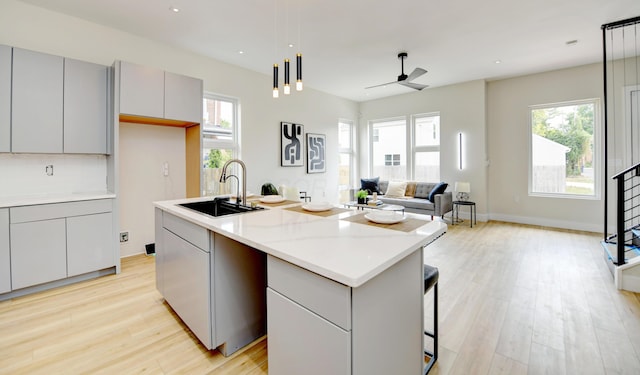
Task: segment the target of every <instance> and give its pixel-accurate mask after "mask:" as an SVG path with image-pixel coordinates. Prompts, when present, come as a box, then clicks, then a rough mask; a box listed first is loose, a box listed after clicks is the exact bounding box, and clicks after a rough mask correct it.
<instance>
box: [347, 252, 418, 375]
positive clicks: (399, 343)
mask: <svg viewBox="0 0 640 375" xmlns="http://www.w3.org/2000/svg"><path fill="white" fill-rule="evenodd" d="M422 252H423V249H422V247H420V248H418V249H417V250H416V251H414V252H413V253H412V254H411V255H409V256H407V257H406V258H404V259H403V260H401V261H400V262H398V263H397V264H395V265H393V266H392V267H390V268H389V269H388V270H386V271H385V272H383V273H381V274H380V275H378V276H376V277H375V278H373V279H371V280H369V281H368V282H367V283H365V284H364V285H362V286H360V287H358V288H353V292H352V324H353V330H352V332H351V335H352V338H351V340H352V350H353V359H352V361H353V362H352V364H353V375H364V374H366V375H372V374H381V375H382V374H416V375H417V374H422V369H423V366H424V357H423V356H424V354H423V350H424V349H423V345H424V335H423V315H424V306H423V301H424V291H423V290H422V289H423V288H424V282H423V270H422V268H423V260H422V259H423V258H422Z"/></svg>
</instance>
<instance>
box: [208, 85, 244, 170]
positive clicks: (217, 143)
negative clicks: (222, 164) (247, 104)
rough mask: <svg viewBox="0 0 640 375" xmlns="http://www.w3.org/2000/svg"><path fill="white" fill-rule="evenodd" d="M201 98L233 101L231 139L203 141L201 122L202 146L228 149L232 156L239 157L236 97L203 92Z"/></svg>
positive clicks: (238, 125)
mask: <svg viewBox="0 0 640 375" xmlns="http://www.w3.org/2000/svg"><path fill="white" fill-rule="evenodd" d="M203 98H204V99H211V100H219V101H226V102H231V103H233V108H234V111H233V114H232V118H233V120H232V122H233V127H232V131H233V133H232V139H231V140H206V141H205V139H204V134H205V130H204V124H203V125H202V148H203V149H204V148H205V147H206V148H218V149H229V150H232V151H233V157H234V158H239V157H240V121H239V120H240V116H239V113H240V104H239V101H238V99H237V98H234V97H230V96H224V95H220V94H214V93H211V92H204V95H203ZM205 142H206V145H205Z"/></svg>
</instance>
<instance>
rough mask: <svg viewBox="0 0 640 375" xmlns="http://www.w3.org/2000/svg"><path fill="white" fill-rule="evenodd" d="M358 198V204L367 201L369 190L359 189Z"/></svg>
mask: <svg viewBox="0 0 640 375" xmlns="http://www.w3.org/2000/svg"><path fill="white" fill-rule="evenodd" d="M356 198H358V204H365V203H367V191H366V190H358V191H357V192H356Z"/></svg>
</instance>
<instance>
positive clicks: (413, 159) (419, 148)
mask: <svg viewBox="0 0 640 375" xmlns="http://www.w3.org/2000/svg"><path fill="white" fill-rule="evenodd" d="M436 116H437V117H440V112H429V113H419V114H415V115H411V135H410V137H411V143H410V144H411V147H410V148H409V149H410V150H411V158H410V161H409V162H407V164H411V167H410V168H411V169H410V174H407V175H408V176H411V179H413V180H415V169H414V167H413V166H414V165H415V163H416V153H418V152H435V151H437V152H440V144H442V129H438V130H439V131H440V137H441V139H440V141H439V143H438V145H437V146H417V145H416V122H417V120H418V119H421V118H425V117H436ZM440 119H442V118H440ZM440 156H442V153H440ZM439 167H440V168H442V158H441V159H440V163H439ZM438 174H439V175H440V176H442V169H439V170H438ZM436 182H437V181H436Z"/></svg>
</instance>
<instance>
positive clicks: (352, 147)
mask: <svg viewBox="0 0 640 375" xmlns="http://www.w3.org/2000/svg"><path fill="white" fill-rule="evenodd" d="M340 124H347V125H349V129H350V133H351V134H350V137H349V147H348V148H344V147H339V148H338V155H340V154H349V162H350V165H351V168H350V171H349V183H348V186H344V187H343V186H342V185H340V186H338V190H348V189H350V188H351V187H352V186H354V184H355V180H356V177H355V176H357V173H356V169H357V165H356V162H357V158H356V155H357V154H356V136H357V132H356V126H355V124H354V121H353V120H347V119H338V127H339V126H340ZM338 131H340V130H339V129H338Z"/></svg>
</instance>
